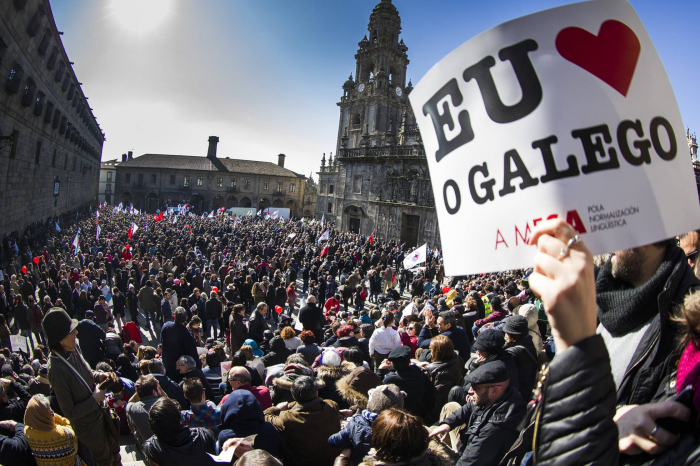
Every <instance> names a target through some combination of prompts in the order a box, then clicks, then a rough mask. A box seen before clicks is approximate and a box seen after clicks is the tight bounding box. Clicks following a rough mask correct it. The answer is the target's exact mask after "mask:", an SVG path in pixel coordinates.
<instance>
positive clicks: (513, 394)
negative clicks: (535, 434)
mask: <svg viewBox="0 0 700 466" xmlns="http://www.w3.org/2000/svg"><path fill="white" fill-rule="evenodd" d="M509 378H510V377H509V374H508V369H507V368H506V365H505V364H503V362H502V361H491V362H487V363H485V364H482V365H481V366H479V367H478V368H477V369H475V370H474V371H472V372H470V373H469V374H467V376H466V377H465V382H467V383H469V384H470V388H469V399H468V400H467V402H466V404H465V405H464V406H462V407H461V408H459V409H458V410H457V411H455V412H454V413H452V415H451V416H449V417H448V418H446V419H445V420H443V421H441V422H440V424H439V426H438V427H437V428H436V429H434V430H433V431H432V432H431V433H430V437H436V436H438V435H440V436H442V435H445V434H447V433H448V432H449V431H450V430H452V429H454V428H456V427H459V426H461V425H464V428H463V429H462V430H461V431H460V445H459V451H460V452H461V457H460V459H459V461H458V463H457V464H458V465H460V466H466V465H476V464H478V465H484V466H488V465H494V466H495V465H497V464H498V463H499V462H500V460H501V458H503V456H505V454H506V453H507V452H508V450H509V449H510V447H511V445H513V443H514V442H515V440H516V439H517V438H518V435H519V433H520V430H519V429H518V426H519V424H520V422H521V421H522V420H523V418H524V417H525V411H526V403H525V401H524V400H523V398H522V397H521V396H520V392H519V391H518V390H517V389H516V388H515V387H513V386H512V385H510V380H509Z"/></svg>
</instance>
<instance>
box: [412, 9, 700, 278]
mask: <svg viewBox="0 0 700 466" xmlns="http://www.w3.org/2000/svg"><path fill="white" fill-rule="evenodd" d="M410 100H411V105H412V107H413V111H414V114H415V116H416V120H417V123H418V125H419V127H420V132H421V136H422V139H423V142H424V144H425V151H426V156H427V159H428V165H429V169H430V177H431V180H432V185H433V192H434V195H435V203H436V208H437V214H438V221H439V225H440V235H441V240H442V248H443V256H444V261H445V272H446V273H447V274H448V275H464V274H470V273H480V272H487V271H495V270H507V269H514V268H522V267H528V266H532V258H533V256H534V254H535V248H534V247H532V246H528V240H529V239H530V237H531V232H532V229H533V228H534V227H535V226H536V225H537V224H538V223H539V222H541V221H543V220H546V219H552V218H562V219H564V220H566V221H567V222H568V223H569V224H571V225H572V226H573V228H574V229H575V230H576V231H577V232H578V233H579V234H580V235H581V237H582V238H583V239H584V240H585V242H586V244H587V245H588V247H589V248H590V249H591V251H592V252H593V253H594V254H600V253H604V252H610V251H616V250H620V249H625V248H630V247H636V246H641V245H644V244H649V243H653V242H656V241H659V240H662V239H665V238H669V237H672V236H675V235H677V234H680V233H683V232H686V231H689V230H692V229H695V228H698V227H700V210H699V209H698V193H697V189H696V186H695V178H694V175H693V167H692V164H691V161H690V157H689V155H688V151H687V143H686V141H685V131H684V129H683V122H682V120H681V115H680V111H679V110H678V105H677V103H676V98H675V96H674V93H673V89H672V87H671V83H670V82H669V79H668V77H667V76H666V73H665V71H664V68H663V65H662V63H661V59H660V58H659V55H658V53H657V52H656V49H655V48H654V45H653V43H652V41H651V39H650V38H649V35H648V34H647V32H646V30H645V29H644V26H643V25H642V22H641V21H640V19H639V17H638V16H637V14H636V12H635V11H634V9H633V8H632V6H631V5H630V3H629V2H627V1H626V0H616V1H608V2H603V1H596V2H583V3H577V4H572V5H567V6H563V7H559V8H554V9H551V10H546V11H543V12H540V13H535V14H532V15H529V16H525V17H522V18H518V19H515V20H513V21H510V22H507V23H504V24H502V25H500V26H497V27H495V28H493V29H491V30H488V31H486V32H484V33H482V34H480V35H478V36H477V37H475V38H473V39H471V40H469V41H467V42H466V43H464V44H462V45H461V46H460V47H459V48H457V49H456V50H454V51H453V52H451V53H450V54H449V55H448V56H447V57H445V58H444V59H442V60H441V61H440V62H439V63H438V64H437V65H435V66H434V67H433V68H432V69H431V70H430V71H429V72H428V73H427V74H426V75H425V77H423V79H422V80H421V81H420V83H419V84H418V85H417V86H416V87H415V89H414V90H413V91H412V92H411V94H410Z"/></svg>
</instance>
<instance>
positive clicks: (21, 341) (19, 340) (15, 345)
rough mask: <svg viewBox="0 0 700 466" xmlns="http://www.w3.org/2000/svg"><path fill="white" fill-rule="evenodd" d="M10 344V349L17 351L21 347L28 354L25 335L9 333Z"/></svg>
mask: <svg viewBox="0 0 700 466" xmlns="http://www.w3.org/2000/svg"><path fill="white" fill-rule="evenodd" d="M10 344H11V345H12V351H19V350H20V349H21V350H22V351H24V352H25V353H27V354H29V342H28V341H27V337H23V336H21V335H10Z"/></svg>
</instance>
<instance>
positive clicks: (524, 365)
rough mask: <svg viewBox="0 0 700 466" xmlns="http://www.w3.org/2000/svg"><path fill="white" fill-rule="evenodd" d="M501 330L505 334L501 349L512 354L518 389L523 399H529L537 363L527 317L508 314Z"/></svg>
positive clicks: (533, 384)
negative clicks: (504, 343) (516, 372)
mask: <svg viewBox="0 0 700 466" xmlns="http://www.w3.org/2000/svg"><path fill="white" fill-rule="evenodd" d="M503 331H504V332H505V334H506V338H505V340H506V345H505V346H504V347H503V349H504V350H505V351H507V352H508V353H510V354H511V356H513V359H514V360H515V366H516V367H517V368H518V379H519V380H518V382H519V383H518V389H519V390H520V394H521V395H522V396H523V398H524V399H525V400H530V398H531V396H532V390H533V388H535V378H536V377H537V368H538V367H539V364H538V363H537V351H536V350H535V345H534V343H533V342H532V337H531V336H530V329H529V328H528V324H527V319H526V318H525V317H523V316H521V315H515V316H510V317H508V318H507V319H506V323H505V325H503Z"/></svg>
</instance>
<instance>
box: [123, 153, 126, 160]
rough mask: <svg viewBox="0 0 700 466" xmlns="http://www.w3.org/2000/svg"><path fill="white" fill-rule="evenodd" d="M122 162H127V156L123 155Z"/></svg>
mask: <svg viewBox="0 0 700 466" xmlns="http://www.w3.org/2000/svg"><path fill="white" fill-rule="evenodd" d="M122 162H126V154H122Z"/></svg>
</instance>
